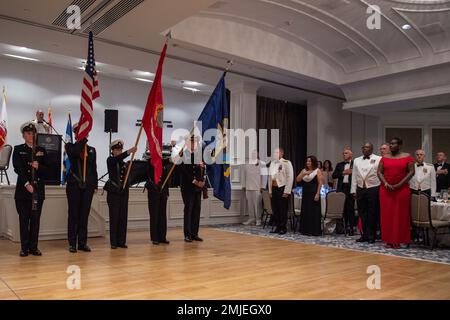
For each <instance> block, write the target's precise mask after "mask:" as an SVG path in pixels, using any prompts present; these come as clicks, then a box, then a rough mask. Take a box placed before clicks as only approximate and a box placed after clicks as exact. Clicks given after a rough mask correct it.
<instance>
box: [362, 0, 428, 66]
mask: <svg viewBox="0 0 450 320" xmlns="http://www.w3.org/2000/svg"><path fill="white" fill-rule="evenodd" d="M360 2H361V3H363V4H364V5H366V6H367V7H368V6H370V3H368V2H367V1H365V0H360ZM380 14H381V16H382V17H383V18H384V19H385V20H386V21H388V22H389V23H390V24H391V25H392V26H393V27H394V28H396V29H397V30H398V31H400V33H401V34H402V35H403V36H405V37H406V38H407V39H408V40H409V41H410V42H411V44H412V45H413V46H414V47H415V48H416V49H417V51H418V53H419V56H418V57H415V58H421V57H423V51H422V49H421V48H420V47H419V45H418V44H417V43H416V42H415V41H414V40H413V39H411V37H410V36H409V35H408V34H407V33H406V32H405V31H404V30H403V29H402V28H401V26H399V25H397V24H396V23H395V22H394V21H393V20H392V19H391V18H389V17H388V16H387V15H386V14H384V13H383V11H381V12H380ZM411 59H413V58H411Z"/></svg>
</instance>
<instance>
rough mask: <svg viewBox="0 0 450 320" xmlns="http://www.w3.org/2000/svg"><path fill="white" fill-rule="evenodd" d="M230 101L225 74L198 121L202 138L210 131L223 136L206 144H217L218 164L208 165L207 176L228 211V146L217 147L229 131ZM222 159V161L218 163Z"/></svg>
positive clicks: (216, 157) (229, 184)
mask: <svg viewBox="0 0 450 320" xmlns="http://www.w3.org/2000/svg"><path fill="white" fill-rule="evenodd" d="M228 119H229V113H228V101H227V95H226V88H225V73H224V74H223V76H222V78H220V81H219V83H218V84H217V86H216V88H215V89H214V92H213V94H212V95H211V97H210V98H209V100H208V102H207V103H206V106H205V108H204V109H203V111H202V113H201V114H200V117H199V118H198V121H201V123H202V136H203V135H204V133H205V131H206V130H208V129H217V130H218V132H219V134H221V135H222V137H221V138H222V139H216V138H211V140H209V141H204V142H205V147H206V146H209V145H210V144H215V148H213V149H215V152H217V154H213V155H212V156H213V158H215V159H216V162H219V163H213V164H211V165H207V168H206V169H207V174H208V178H209V181H210V183H211V186H212V187H213V188H214V197H216V198H217V199H219V200H222V201H223V206H224V207H225V208H226V209H229V208H230V205H231V182H230V170H231V168H230V165H229V158H228V155H227V150H226V146H225V145H223V146H217V143H219V142H220V141H223V139H224V138H225V137H224V134H225V130H226V129H228ZM219 157H220V158H221V160H222V161H217V160H218V159H219Z"/></svg>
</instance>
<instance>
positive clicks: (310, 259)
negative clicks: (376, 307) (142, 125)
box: [0, 228, 450, 299]
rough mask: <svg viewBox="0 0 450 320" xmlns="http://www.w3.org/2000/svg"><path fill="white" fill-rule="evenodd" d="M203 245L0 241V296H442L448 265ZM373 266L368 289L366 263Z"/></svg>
mask: <svg viewBox="0 0 450 320" xmlns="http://www.w3.org/2000/svg"><path fill="white" fill-rule="evenodd" d="M201 236H202V237H204V239H205V242H203V243H198V242H195V243H192V244H187V243H184V242H183V235H182V230H181V229H179V228H177V229H170V230H169V236H168V238H169V239H170V240H171V244H170V245H168V246H167V245H160V246H153V245H151V244H150V243H149V235H148V233H147V232H129V234H128V237H129V240H128V245H129V249H117V250H110V248H109V244H108V239H104V238H98V239H90V242H89V244H90V245H91V247H92V249H93V251H92V252H91V253H84V252H79V253H77V254H71V253H69V252H68V251H67V243H66V242H65V241H42V242H41V243H40V249H41V250H42V252H43V256H42V257H33V256H29V257H26V258H20V257H19V256H18V253H19V244H17V243H12V242H10V241H9V240H0V299H450V265H445V264H438V263H430V262H422V261H416V260H410V259H403V258H399V257H392V256H386V255H380V254H371V253H363V252H355V251H349V250H345V249H336V248H325V247H320V246H316V245H309V244H300V243H295V242H289V241H285V240H274V239H269V238H263V237H257V236H250V235H242V234H237V233H231V232H226V231H221V230H217V229H213V228H202V229H201ZM70 265H77V266H79V267H80V268H81V289H80V290H68V289H67V288H66V280H67V277H68V276H69V274H67V273H66V270H67V267H68V266H70ZM370 265H378V266H379V267H380V268H381V289H380V290H369V289H368V288H367V286H366V281H367V278H368V277H369V275H368V274H367V273H366V271H367V267H368V266H370Z"/></svg>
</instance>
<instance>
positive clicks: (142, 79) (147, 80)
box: [135, 78, 153, 83]
mask: <svg viewBox="0 0 450 320" xmlns="http://www.w3.org/2000/svg"><path fill="white" fill-rule="evenodd" d="M135 79H136V80H139V81H143V82H150V83H152V82H153V80H150V79H144V78H135Z"/></svg>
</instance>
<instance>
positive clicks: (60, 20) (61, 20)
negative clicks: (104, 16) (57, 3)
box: [52, 0, 95, 28]
mask: <svg viewBox="0 0 450 320" xmlns="http://www.w3.org/2000/svg"><path fill="white" fill-rule="evenodd" d="M94 2H95V0H74V1H72V3H71V4H70V5H69V6H71V5H74V6H78V7H80V11H81V14H83V13H84V12H85V11H86V10H87V9H88V8H89V7H90V6H91V5H92V4H93V3H94ZM69 6H67V7H69ZM71 15H72V13H67V12H66V8H65V9H64V10H63V12H61V14H60V15H59V16H58V17H57V18H56V19H55V20H54V21H53V22H52V25H54V26H58V27H62V28H67V20H68V19H69V18H70V16H71Z"/></svg>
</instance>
